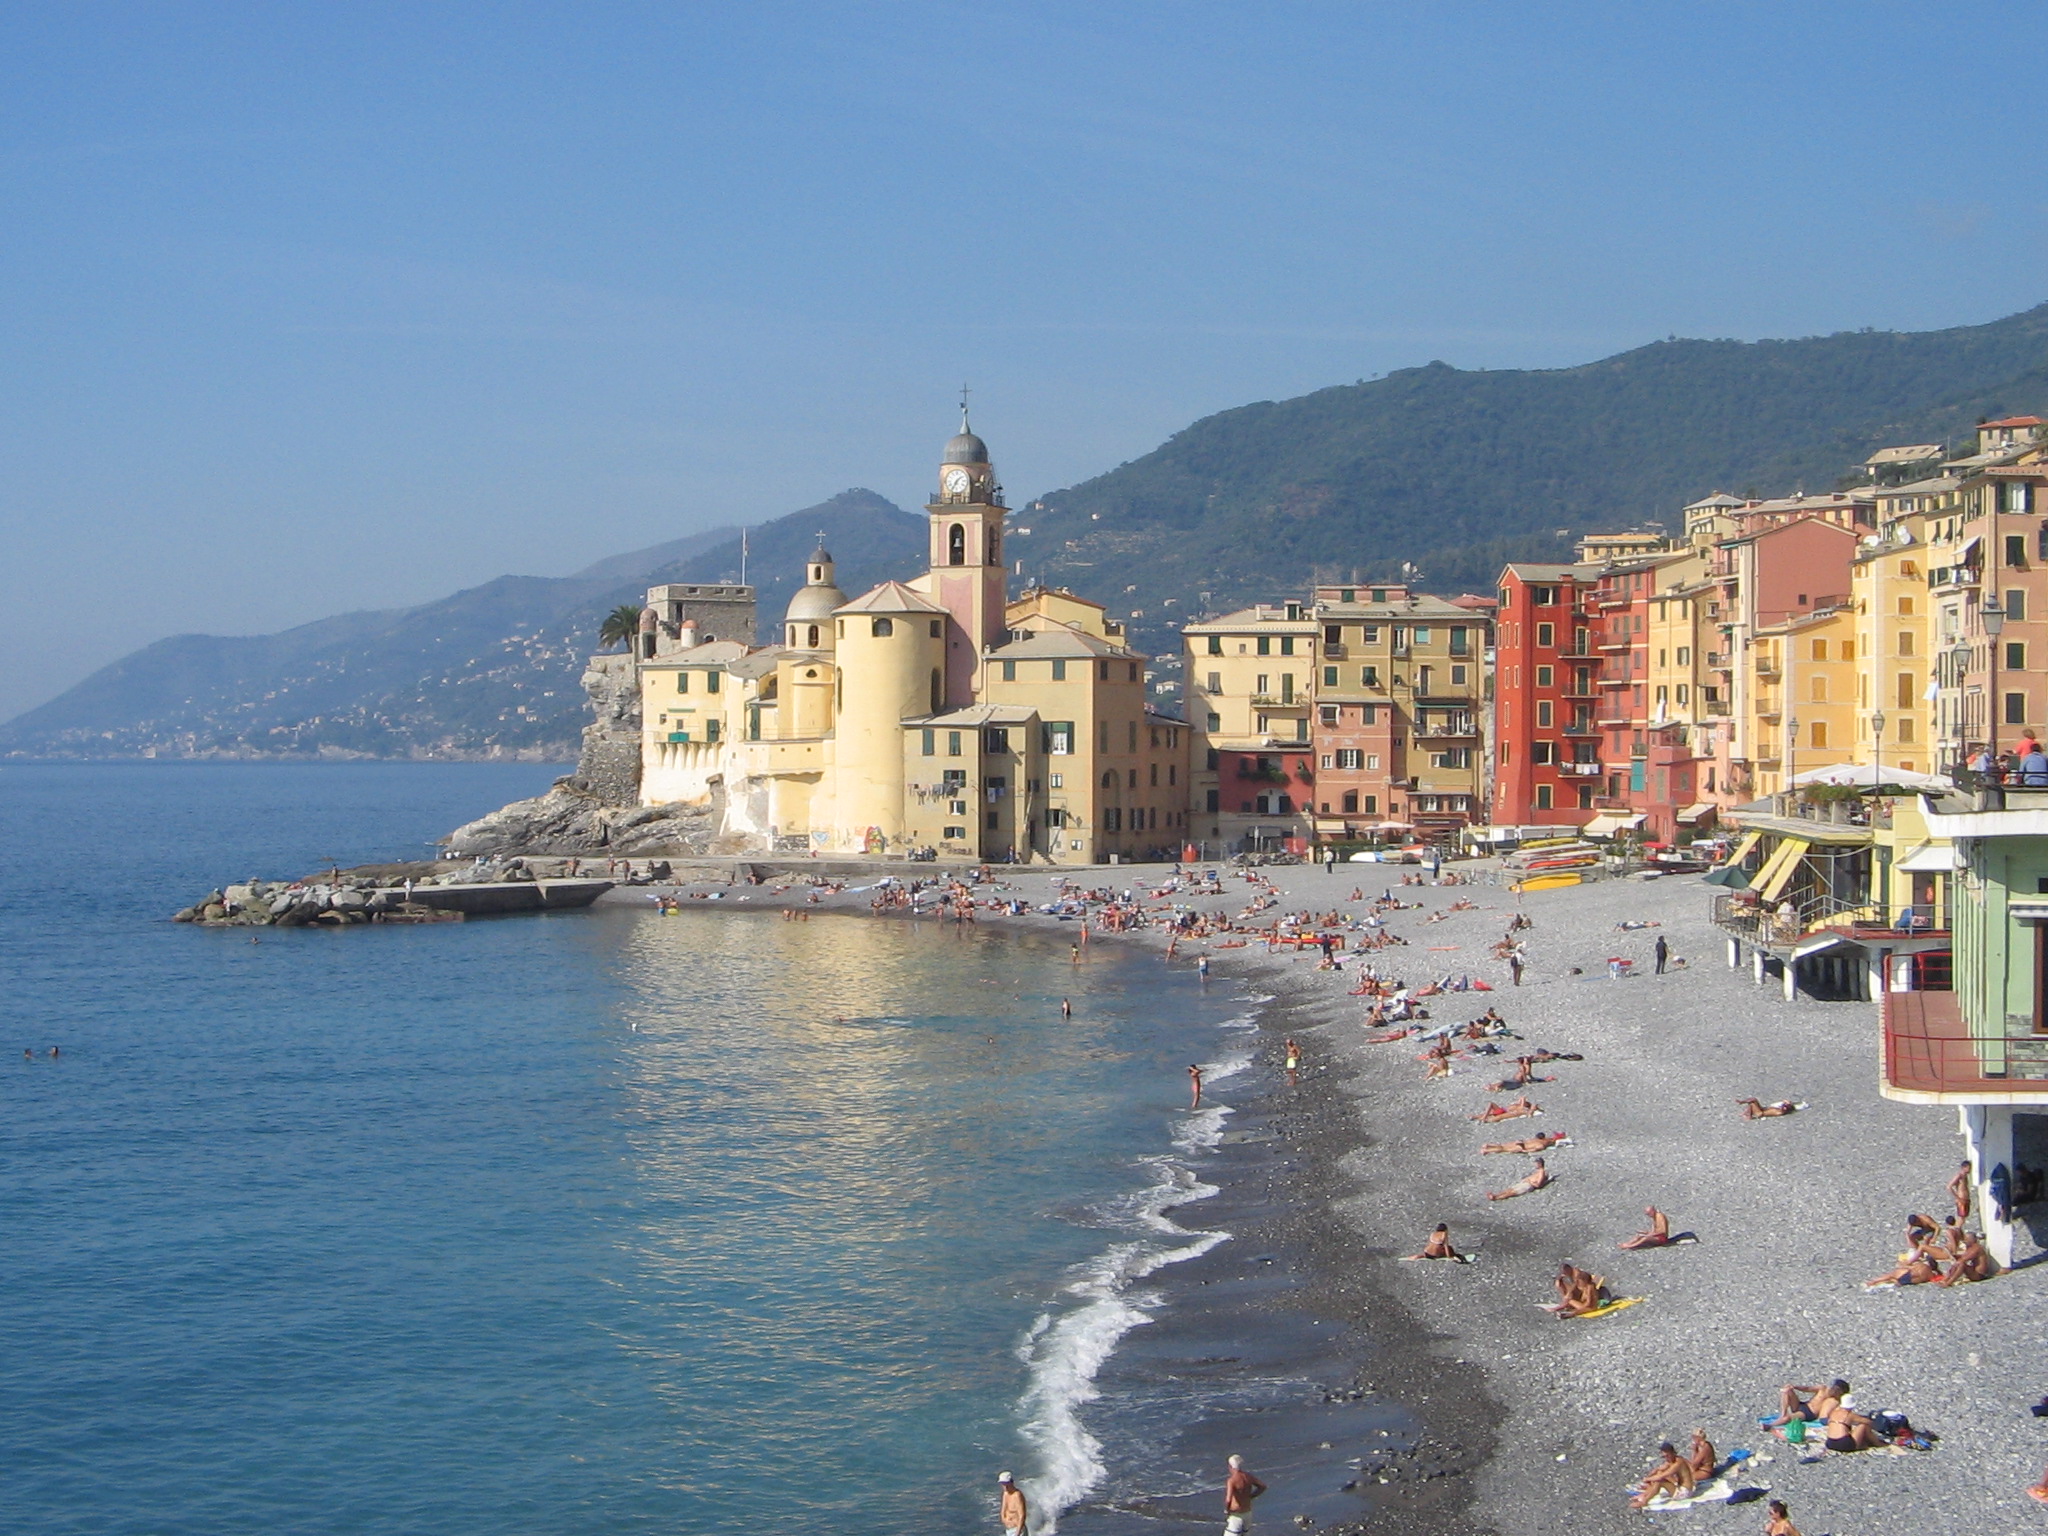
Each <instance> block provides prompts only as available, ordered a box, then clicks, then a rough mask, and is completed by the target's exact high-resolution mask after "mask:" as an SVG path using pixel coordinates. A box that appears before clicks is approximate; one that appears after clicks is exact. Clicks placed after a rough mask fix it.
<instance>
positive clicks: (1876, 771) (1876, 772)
mask: <svg viewBox="0 0 2048 1536" xmlns="http://www.w3.org/2000/svg"><path fill="white" fill-rule="evenodd" d="M1870 740H1871V743H1872V745H1873V747H1874V749H1875V751H1876V763H1875V765H1874V766H1873V768H1872V770H1871V774H1870V787H1871V788H1872V789H1876V788H1877V787H1878V786H1879V785H1880V784H1882V783H1883V782H1884V711H1883V710H1881V709H1874V710H1872V711H1871V712H1870Z"/></svg>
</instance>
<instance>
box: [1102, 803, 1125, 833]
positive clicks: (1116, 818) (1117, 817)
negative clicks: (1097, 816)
mask: <svg viewBox="0 0 2048 1536" xmlns="http://www.w3.org/2000/svg"><path fill="white" fill-rule="evenodd" d="M1123 829H1124V813H1123V811H1122V810H1121V809H1120V808H1118V807H1117V806H1114V805H1112V806H1107V807H1105V808H1104V810H1103V812H1102V830H1103V831H1105V832H1121V831H1122V830H1123Z"/></svg>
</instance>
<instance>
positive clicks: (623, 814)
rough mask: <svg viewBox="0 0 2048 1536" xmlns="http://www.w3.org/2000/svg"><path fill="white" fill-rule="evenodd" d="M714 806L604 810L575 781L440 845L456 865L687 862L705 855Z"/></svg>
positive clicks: (483, 820)
mask: <svg viewBox="0 0 2048 1536" xmlns="http://www.w3.org/2000/svg"><path fill="white" fill-rule="evenodd" d="M718 821H719V813H718V810H717V808H716V807H713V806H681V805H623V806H621V805H609V804H607V803H605V801H604V800H603V798H601V797H600V796H599V795H597V794H595V793H593V792H591V791H589V790H586V789H584V788H582V787H580V786H579V785H578V784H577V781H576V779H575V778H573V777H572V778H566V779H558V780H556V781H555V787H554V788H553V789H551V790H549V791H548V792H547V793H546V794H544V795H539V796H536V797H535V798H534V799H531V800H515V801H513V802H512V804H510V805H508V806H505V807H503V808H501V809H499V810H495V811H493V812H491V813H490V815H488V816H480V817H478V818H477V819H476V820H475V821H472V822H470V823H469V824H468V825H467V826H463V827H457V828H456V829H455V830H454V831H453V832H451V833H449V834H448V836H447V837H446V838H445V839H444V840H443V841H444V842H445V844H446V845H447V848H448V851H449V852H450V853H451V854H454V855H457V856H459V857H474V856H482V855H520V854H593V853H601V854H606V855H609V856H614V857H625V856H627V855H650V854H652V855H663V856H667V857H685V858H686V857H691V856H694V855H697V854H702V853H705V852H708V851H709V850H710V847H711V843H712V839H713V837H714V836H715V835H716V833H717V830H718Z"/></svg>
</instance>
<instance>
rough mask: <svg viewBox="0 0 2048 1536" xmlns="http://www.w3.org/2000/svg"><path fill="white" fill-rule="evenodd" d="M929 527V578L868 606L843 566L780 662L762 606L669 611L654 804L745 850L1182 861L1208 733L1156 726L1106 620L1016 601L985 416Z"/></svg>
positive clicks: (1138, 676) (650, 633) (793, 630)
mask: <svg viewBox="0 0 2048 1536" xmlns="http://www.w3.org/2000/svg"><path fill="white" fill-rule="evenodd" d="M926 510H927V513H928V515H929V519H930V522H929V527H930V558H929V564H928V567H927V569H926V570H925V571H924V572H923V573H921V574H919V575H917V576H915V577H913V578H911V579H910V580H908V581H901V582H898V581H885V582H883V583H881V584H880V585H878V586H875V587H873V588H871V589H869V590H868V591H866V592H863V593H861V594H860V595H859V596H857V597H854V598H851V599H849V598H848V597H847V596H846V594H845V593H844V592H843V591H841V590H840V588H839V586H838V584H837V577H836V567H835V563H834V561H833V559H832V556H831V555H830V554H829V553H828V552H827V551H826V550H825V549H823V548H822V547H821V548H819V549H818V550H817V551H816V552H815V553H813V554H812V556H811V558H810V560H809V561H808V562H807V564H806V570H805V583H804V586H803V587H802V588H800V589H799V590H798V592H797V593H796V595H795V596H794V597H793V598H792V599H791V601H790V604H789V608H788V611H787V612H786V613H785V614H784V615H783V618H782V621H781V623H780V624H779V625H778V626H777V627H776V631H775V638H774V640H773V641H772V643H770V644H767V645H759V646H757V645H754V644H752V643H751V642H752V640H753V628H752V624H753V621H752V591H751V589H743V588H725V589H717V590H716V591H713V590H711V589H688V590H685V589H677V588H666V587H658V588H655V589H654V590H653V591H652V592H650V593H649V600H648V605H647V608H646V610H645V611H644V612H643V614H642V617H641V634H642V644H641V645H640V647H639V648H638V653H637V654H636V658H635V665H636V668H637V671H638V687H639V695H640V703H641V721H642V744H641V763H640V799H641V802H642V803H643V804H649V805H653V804H673V803H681V804H690V805H708V806H711V807H713V808H714V809H716V810H717V811H718V813H719V841H718V842H717V843H716V844H715V845H714V846H716V847H718V848H719V849H720V850H721V851H727V852H734V853H738V852H749V851H762V852H766V851H784V852H808V853H860V854H867V855H876V854H881V855H892V854H902V853H906V852H909V851H911V850H931V851H934V852H936V853H938V854H940V855H943V856H950V857H955V858H963V859H980V860H998V859H1010V858H1015V859H1019V860H1039V861H1046V862H1052V863H1062V864H1088V863H1098V862H1107V861H1111V860H1114V859H1118V858H1130V857H1137V856H1141V855H1148V854H1155V853H1160V852H1170V851H1174V850H1177V849H1178V847H1179V846H1180V844H1181V843H1182V842H1183V841H1184V840H1185V838H1186V836H1187V809H1188V802H1187V786H1186V781H1185V765H1186V754H1187V742H1186V740H1185V735H1186V728H1185V726H1184V724H1183V723H1182V722H1181V721H1179V720H1176V719H1172V718H1170V717H1168V716H1165V715H1163V714H1161V713H1159V712H1157V711H1156V710H1154V709H1153V708H1152V707H1151V705H1150V702H1149V695H1148V691H1147V686H1146V683H1145V679H1144V660H1145V658H1144V657H1143V656H1142V655H1140V654H1139V653H1137V652H1136V651H1134V650H1132V649H1131V648H1130V647H1129V645H1128V644H1127V643H1126V641H1125V637H1124V634H1123V631H1122V629H1121V628H1120V627H1119V626H1118V625H1116V624H1114V623H1112V622H1110V621H1109V620H1108V619H1107V617H1106V615H1105V614H1104V612H1103V610H1102V608H1101V607H1100V605H1098V604H1095V603H1090V602H1087V601H1086V600H1085V599H1082V598H1078V597H1075V596H1074V595H1073V594H1071V593H1065V592H1051V591H1045V590H1037V591H1032V592H1027V593H1025V594H1023V595H1022V596H1020V597H1018V598H1016V599H1012V598H1011V597H1010V596H1009V594H1008V591H1007V583H1006V582H1005V579H1004V564H1003V535H1004V519H1005V516H1006V509H1005V507H1004V504H1003V498H1002V490H1001V487H1000V485H999V484H998V483H997V481H996V477H995V470H994V467H993V465H992V464H991V463H990V461H989V455H988V449H987V446H986V445H985V444H984V443H983V442H982V440H981V439H980V438H979V437H977V436H976V435H975V434H974V433H973V432H972V431H971V430H969V429H968V427H967V425H966V422H965V419H964V415H963V420H962V424H961V430H960V432H959V434H958V435H956V436H955V437H954V438H953V439H952V440H951V441H950V442H948V443H947V444H946V447H945V450H944V453H943V455H942V457H941V463H940V466H939V474H938V490H937V493H936V495H935V496H934V498H933V500H932V502H931V503H930V504H929V506H928V507H927V509H926ZM719 603H724V604H726V607H724V608H720V607H718V606H716V605H717V604H719ZM692 604H695V605H696V606H694V607H692V606H691V605H692ZM742 608H744V609H745V621H744V623H742V622H741V609H742ZM714 622H715V624H716V628H714Z"/></svg>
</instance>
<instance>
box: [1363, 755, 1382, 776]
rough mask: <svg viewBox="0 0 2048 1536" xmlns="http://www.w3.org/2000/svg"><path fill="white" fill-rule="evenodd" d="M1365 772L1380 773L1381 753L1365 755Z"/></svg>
mask: <svg viewBox="0 0 2048 1536" xmlns="http://www.w3.org/2000/svg"><path fill="white" fill-rule="evenodd" d="M1365 771H1366V772H1367V773H1378V772H1379V771H1380V755H1379V753H1377V752H1368V753H1366V754H1365Z"/></svg>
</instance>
